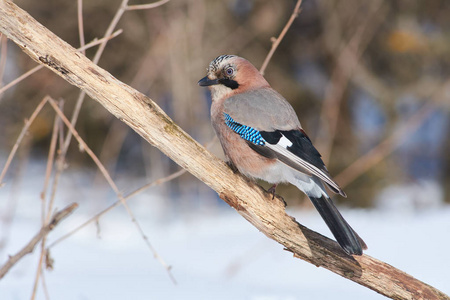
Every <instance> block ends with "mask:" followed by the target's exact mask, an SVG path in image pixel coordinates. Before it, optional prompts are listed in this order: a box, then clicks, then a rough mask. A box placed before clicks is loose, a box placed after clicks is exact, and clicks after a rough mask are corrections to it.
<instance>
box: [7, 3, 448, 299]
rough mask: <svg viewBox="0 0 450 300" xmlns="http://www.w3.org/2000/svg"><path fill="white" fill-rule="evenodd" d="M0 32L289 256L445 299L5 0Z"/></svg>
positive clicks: (383, 287) (393, 289) (395, 291)
mask: <svg viewBox="0 0 450 300" xmlns="http://www.w3.org/2000/svg"><path fill="white" fill-rule="evenodd" d="M0 19H1V20H2V22H1V23H0V31H2V32H3V33H4V34H5V35H7V36H8V37H9V38H10V39H12V40H13V41H14V42H15V43H16V44H18V45H19V46H20V47H21V48H22V49H23V51H24V52H26V53H27V54H28V55H29V56H30V57H32V58H33V59H34V60H36V61H37V62H40V63H42V64H45V65H46V66H47V67H48V68H50V69H51V70H53V71H54V72H55V73H56V74H58V75H59V76H61V77H62V78H64V79H65V80H66V81H68V82H69V83H71V84H73V85H75V86H77V87H79V88H80V89H82V90H84V91H86V93H87V94H88V95H89V96H90V97H91V98H93V99H95V100H96V101H98V102H99V103H100V104H101V105H103V106H104V107H105V108H106V109H107V110H109V111H110V112H111V113H112V114H113V115H115V116H116V117H117V118H119V119H120V120H122V121H123V122H124V123H126V124H127V125H128V126H130V127H131V128H132V129H133V130H135V131H136V132H137V133H139V134H140V135H141V136H142V137H143V138H144V139H145V140H147V141H148V142H150V143H151V144H153V145H154V146H156V147H158V148H159V149H160V150H161V151H162V152H164V153H165V154H166V155H167V156H169V157H170V158H171V159H173V160H174V161H175V162H176V163H178V164H179V165H180V166H182V167H183V168H185V169H187V170H188V171H189V172H190V173H191V174H193V175H194V176H196V177H197V178H198V179H200V180H201V181H203V182H204V183H205V184H207V185H208V186H210V187H211V188H212V189H214V190H215V191H216V192H217V193H218V194H219V196H220V197H221V198H222V199H223V200H224V201H226V202H227V203H228V204H229V205H230V206H232V207H233V208H235V209H236V210H237V211H238V212H239V213H240V214H241V215H242V216H243V217H244V218H246V219H247V220H248V221H249V222H250V223H252V224H253V225H254V226H255V227H257V228H258V229H259V230H260V231H261V232H262V233H264V234H265V235H266V236H268V237H269V238H271V239H273V240H275V241H277V242H279V243H280V244H282V245H283V246H284V247H285V248H286V249H287V250H288V251H291V252H293V253H294V255H295V257H298V258H301V259H303V260H305V261H308V262H310V263H312V264H314V265H316V266H319V267H323V268H326V269H329V270H331V271H332V272H335V273H336V274H339V275H341V276H343V277H345V278H348V279H350V280H353V281H354V282H357V283H359V284H361V285H363V286H366V287H368V288H370V289H373V290H375V291H377V292H378V293H380V294H383V295H385V296H387V297H390V298H394V299H450V298H449V297H448V296H447V295H445V294H443V293H442V292H440V291H439V290H437V289H435V288H433V287H431V286H429V285H427V284H425V283H423V282H421V281H419V280H417V279H415V278H414V277H412V276H411V275H408V274H406V273H404V272H402V271H400V270H398V269H396V268H394V267H392V266H390V265H389V264H386V263H384V262H382V261H379V260H377V259H375V258H372V257H370V256H368V255H362V256H360V257H351V256H348V255H346V254H345V253H344V252H343V251H342V250H341V249H340V247H339V246H338V244H337V243H336V242H334V241H332V240H330V239H328V238H326V237H324V236H322V235H320V234H318V233H315V232H313V231H311V230H309V229H308V228H306V227H304V226H302V225H300V224H298V223H297V222H296V221H295V220H294V219H293V218H292V217H290V216H289V215H287V214H286V212H285V207H284V204H283V203H282V201H280V199H278V198H275V199H274V200H272V196H271V194H269V193H267V192H265V191H264V190H263V189H262V188H260V187H259V186H257V185H256V184H254V183H252V182H248V181H247V180H246V179H244V178H243V177H241V176H238V175H236V174H234V173H233V172H232V170H230V169H229V168H228V167H227V166H226V164H225V163H224V162H223V161H221V160H219V159H218V158H216V157H215V156H213V155H212V154H211V153H209V152H208V151H207V150H206V149H205V148H203V147H202V146H201V145H200V144H199V143H197V142H196V141H195V140H193V139H192V138H191V137H190V136H189V135H188V134H187V133H185V132H184V131H183V130H182V129H181V128H180V127H178V126H177V125H176V124H175V123H174V122H173V121H172V120H171V119H170V118H169V117H168V116H167V115H166V114H165V113H164V111H162V110H161V109H160V108H159V107H158V106H157V105H156V104H155V103H154V102H153V101H152V100H151V99H149V98H148V97H146V96H145V95H143V94H141V93H139V92H138V91H136V90H134V89H132V88H131V87H129V86H127V85H126V84H124V83H122V82H120V81H118V80H117V79H115V78H114V77H113V76H112V75H111V74H109V73H108V72H106V71H105V70H103V69H101V68H99V67H98V66H96V65H95V64H93V63H92V62H91V61H89V60H88V59H87V58H86V57H84V56H83V55H81V54H80V53H78V52H76V50H75V49H73V48H72V47H71V46H70V45H68V44H67V43H65V42H64V41H62V40H61V39H59V38H58V37H57V36H55V35H54V34H53V33H52V32H50V31H48V30H47V29H46V28H45V27H43V26H42V25H41V24H39V23H38V22H37V21H36V20H34V19H33V18H32V17H31V16H29V15H28V14H27V13H26V12H24V11H23V10H21V9H20V8H18V7H17V6H16V5H15V4H13V3H11V2H9V1H1V2H0Z"/></svg>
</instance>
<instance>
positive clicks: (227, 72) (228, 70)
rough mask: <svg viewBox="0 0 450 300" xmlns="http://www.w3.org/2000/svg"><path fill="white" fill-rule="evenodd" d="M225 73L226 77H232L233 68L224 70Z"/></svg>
mask: <svg viewBox="0 0 450 300" xmlns="http://www.w3.org/2000/svg"><path fill="white" fill-rule="evenodd" d="M225 73H226V74H227V75H228V76H231V75H233V73H234V70H233V68H228V69H226V70H225Z"/></svg>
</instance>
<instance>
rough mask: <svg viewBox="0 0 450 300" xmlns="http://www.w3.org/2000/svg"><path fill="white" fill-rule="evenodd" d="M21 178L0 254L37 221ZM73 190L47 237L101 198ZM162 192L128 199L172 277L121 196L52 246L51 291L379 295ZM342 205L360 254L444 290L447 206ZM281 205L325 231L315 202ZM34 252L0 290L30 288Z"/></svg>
mask: <svg viewBox="0 0 450 300" xmlns="http://www.w3.org/2000/svg"><path fill="white" fill-rule="evenodd" d="M69 177H70V176H69ZM41 179H42V178H41ZM41 179H40V180H41ZM72 183H73V182H72ZM67 184H70V181H67ZM199 184H200V183H199ZM22 186H26V187H27V188H26V189H22V191H21V196H20V199H17V201H18V204H17V212H16V215H15V219H14V220H13V223H12V224H11V227H10V228H9V229H8V228H3V227H2V228H1V231H0V234H1V235H3V234H5V233H6V232H7V233H8V234H9V240H8V243H7V245H6V247H5V248H3V249H0V264H3V263H4V262H5V261H6V259H7V255H8V254H14V253H16V252H17V251H18V250H19V249H20V248H21V247H23V245H24V244H25V243H26V242H28V241H29V240H30V238H31V237H32V236H33V235H34V234H35V233H36V232H37V230H38V228H39V226H40V225H39V224H40V202H39V192H40V187H41V186H40V185H39V184H37V183H35V184H31V183H30V182H28V181H25V182H24V183H23V184H22ZM31 187H36V189H34V188H31ZM77 193H78V191H76V190H72V191H71V193H70V195H67V197H65V196H64V188H61V189H60V190H59V194H58V195H59V197H60V199H61V198H62V199H67V198H69V199H68V200H66V201H67V202H69V200H70V201H73V200H74V199H77V197H76V195H77ZM80 193H82V197H81V198H79V199H78V200H79V202H80V208H79V209H78V210H77V211H76V212H75V213H74V214H73V215H71V216H70V217H69V218H67V219H66V220H65V221H63V222H62V223H61V224H60V225H59V226H58V227H57V228H55V231H54V232H52V233H51V234H50V235H49V243H51V242H52V241H54V240H55V239H57V238H58V237H60V236H62V235H63V234H65V233H67V232H68V231H70V230H72V229H73V228H75V227H76V226H77V225H79V224H81V223H82V222H84V221H85V220H87V219H89V218H90V217H91V216H92V215H94V213H95V212H97V211H98V210H99V209H100V208H101V207H105V206H106V204H107V203H105V202H106V201H104V200H102V199H99V198H96V199H94V198H92V197H91V196H92V193H89V192H86V191H84V192H80ZM105 195H108V198H109V199H110V200H111V201H114V200H115V199H114V197H113V196H112V195H111V196H109V194H108V193H104V194H103V197H105ZM389 196H392V194H391V193H389ZM8 197H9V196H8V187H3V188H0V200H1V201H0V209H2V210H3V209H4V207H5V202H7V199H8ZM213 198H214V194H212V193H211V197H210V199H204V202H208V201H210V202H211V203H213V202H214V201H215V200H214V199H213ZM95 201H97V203H95V204H94V202H95ZM167 201H168V200H167V199H164V198H163V197H161V196H158V192H157V190H155V191H154V192H147V193H144V194H141V195H139V196H138V197H137V199H134V200H131V201H130V205H131V208H132V209H133V210H134V212H135V213H136V216H137V219H138V221H139V222H140V224H141V226H142V227H143V230H144V231H145V233H146V235H147V236H148V238H149V240H150V242H151V243H152V245H153V247H155V248H156V250H157V251H158V254H159V255H160V256H161V257H162V258H163V259H164V260H165V261H166V262H167V263H168V264H170V265H171V266H172V273H173V276H174V277H175V279H176V280H177V284H176V285H175V284H173V283H172V281H171V280H170V278H169V276H168V274H167V272H166V271H165V269H164V268H163V267H162V266H161V264H160V263H159V262H158V261H157V260H156V259H154V257H153V255H152V254H151V252H150V251H149V249H148V248H147V246H146V245H145V243H144V241H143V239H142V237H141V236H140V235H139V233H138V232H137V230H136V229H135V227H134V224H133V223H132V222H131V221H130V218H129V216H128V215H127V214H126V212H125V210H124V208H123V207H120V206H119V207H117V208H115V209H114V210H113V211H111V212H109V213H108V214H106V215H105V216H104V217H102V218H101V219H100V227H99V228H100V235H99V237H97V227H96V226H95V224H90V225H88V226H87V227H85V228H84V229H82V230H81V231H79V232H78V233H76V234H75V235H73V236H71V237H69V238H68V239H67V240H64V241H63V242H61V243H59V244H57V245H56V246H54V247H53V248H52V249H51V256H52V257H53V258H54V260H55V263H54V270H53V271H46V272H45V281H46V285H47V287H48V291H49V295H50V299H67V300H72V299H77V300H84V299H96V300H101V299H108V300H114V299H251V300H295V299H333V300H338V299H369V300H370V299H386V298H385V297H384V296H381V295H379V294H377V293H375V292H373V291H371V290H369V289H367V288H364V287H362V286H360V285H358V284H356V283H354V282H352V281H349V280H347V279H344V278H342V277H340V276H338V275H336V274H334V273H331V272H330V271H328V270H325V269H323V268H317V267H315V266H312V265H311V264H309V263H306V262H304V261H302V260H299V259H296V258H293V256H292V254H291V253H289V252H286V251H284V250H283V247H282V246H281V245H279V244H277V243H276V242H274V241H272V240H269V239H268V238H266V237H265V236H264V235H263V234H261V233H260V232H258V230H257V229H256V228H254V227H253V226H252V225H251V224H249V223H248V222H247V221H245V220H244V219H243V218H242V217H241V216H240V215H239V214H238V213H237V212H235V211H234V210H232V209H231V208H228V207H227V206H224V205H221V206H216V205H210V206H209V207H206V208H205V206H201V207H199V208H198V210H197V211H195V210H192V209H191V210H180V211H178V212H176V213H173V212H172V211H171V210H170V208H168V206H167V204H166V205H164V203H167ZM185 201H186V199H185ZM391 201H396V200H395V199H392V198H391ZM65 204H66V203H65V202H64V204H62V203H60V202H59V203H57V206H58V207H59V208H62V207H63V206H64V205H65ZM184 206H185V207H187V205H186V204H184ZM341 211H342V213H343V215H344V216H345V218H346V219H347V220H348V222H349V223H350V224H351V225H352V227H353V228H354V229H355V230H356V231H357V232H358V233H359V234H360V235H361V236H362V237H363V238H364V240H365V241H366V243H367V244H368V246H369V250H368V251H367V252H366V253H367V254H368V255H371V256H373V257H375V258H377V259H380V260H383V261H385V262H387V263H389V264H391V265H393V266H395V267H397V268H399V269H401V270H403V271H405V272H407V273H409V274H411V275H413V276H415V277H416V278H418V279H420V280H423V281H424V282H426V283H428V284H430V285H432V286H434V287H436V288H438V289H440V290H441V291H442V292H444V293H446V294H450V259H449V250H448V249H449V248H450V235H449V232H450V207H448V206H443V205H439V206H433V207H432V208H430V209H427V210H423V211H419V210H398V211H396V210H394V209H391V210H386V209H376V210H372V211H368V210H349V209H344V208H342V209H341ZM289 213H290V214H291V215H293V216H295V218H296V219H297V220H298V221H299V222H300V223H302V224H304V225H306V226H308V227H309V228H311V229H313V230H316V231H318V232H320V233H322V234H325V235H327V236H331V234H330V233H329V231H328V228H327V227H326V225H325V224H324V222H323V221H322V220H321V218H320V216H319V215H318V214H317V213H316V212H315V211H301V210H289ZM38 255H39V249H36V250H35V251H34V253H33V254H32V255H29V256H27V257H26V258H24V259H23V260H22V261H20V262H19V263H18V264H17V265H16V266H15V267H14V268H13V269H12V270H11V271H10V272H9V273H8V274H7V275H6V276H5V277H4V278H3V279H2V280H0V299H2V300H3V299H29V298H30V295H31V291H32V286H33V281H34V277H35V273H36V266H37V261H38ZM37 295H38V297H37V299H45V296H44V293H43V290H42V286H39V290H38V293H37Z"/></svg>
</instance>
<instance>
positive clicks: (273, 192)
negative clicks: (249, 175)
mask: <svg viewBox="0 0 450 300" xmlns="http://www.w3.org/2000/svg"><path fill="white" fill-rule="evenodd" d="M276 189H277V184H274V185H272V186H271V187H270V188H269V189H268V190H267V191H268V192H269V193H271V194H272V200H273V199H274V198H275V190H276Z"/></svg>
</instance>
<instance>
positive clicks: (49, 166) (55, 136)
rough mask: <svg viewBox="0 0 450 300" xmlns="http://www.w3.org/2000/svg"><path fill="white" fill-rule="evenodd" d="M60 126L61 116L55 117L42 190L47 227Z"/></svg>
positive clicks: (42, 214)
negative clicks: (52, 174) (50, 184)
mask: <svg viewBox="0 0 450 300" xmlns="http://www.w3.org/2000/svg"><path fill="white" fill-rule="evenodd" d="M59 126H60V123H59V116H58V115H55V121H54V123H53V131H52V138H51V140H50V149H49V151H48V157H47V166H46V169H45V179H44V186H43V188H42V192H41V203H42V212H41V216H42V218H41V219H42V225H45V215H46V214H45V198H46V194H47V187H48V184H49V182H50V176H51V173H52V169H53V163H54V160H55V152H56V143H57V141H58V127H59Z"/></svg>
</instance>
